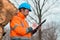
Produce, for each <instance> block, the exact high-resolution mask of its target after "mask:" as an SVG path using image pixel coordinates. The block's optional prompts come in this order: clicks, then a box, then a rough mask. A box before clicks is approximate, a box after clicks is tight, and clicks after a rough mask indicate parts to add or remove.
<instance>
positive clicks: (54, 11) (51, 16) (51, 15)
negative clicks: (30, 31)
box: [5, 0, 60, 40]
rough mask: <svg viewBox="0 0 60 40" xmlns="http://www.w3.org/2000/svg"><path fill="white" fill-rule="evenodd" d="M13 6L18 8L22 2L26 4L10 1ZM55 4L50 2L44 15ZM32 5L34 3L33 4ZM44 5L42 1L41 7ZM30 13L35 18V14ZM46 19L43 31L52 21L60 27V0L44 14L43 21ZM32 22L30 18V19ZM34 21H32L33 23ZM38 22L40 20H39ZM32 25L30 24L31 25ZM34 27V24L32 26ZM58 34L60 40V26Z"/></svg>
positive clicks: (19, 0) (20, 0)
mask: <svg viewBox="0 0 60 40" xmlns="http://www.w3.org/2000/svg"><path fill="white" fill-rule="evenodd" d="M10 1H11V2H12V3H13V4H15V6H16V7H17V8H18V7H19V5H20V4H21V3H22V2H25V1H24V0H23V1H22V0H18V1H17V0H16V1H15V0H10ZM53 2H55V1H53V0H49V1H48V2H47V3H46V5H45V6H44V8H43V11H42V13H43V12H44V11H45V10H46V9H47V8H48V7H49V5H51V4H52V3H53ZM31 4H32V3H31ZM42 4H43V0H42V1H41V3H40V5H42ZM32 13H33V12H32ZM32 13H30V15H31V16H34V14H32ZM34 18H35V19H38V18H37V17H36V16H34ZM44 19H47V21H46V22H45V23H44V24H43V25H42V30H43V29H46V28H47V27H46V25H47V23H50V22H51V21H54V22H56V23H57V24H58V25H60V0H58V1H57V2H56V3H55V4H54V5H53V6H52V7H51V8H50V9H49V10H48V11H47V12H46V13H44V15H43V17H42V20H44ZM29 20H30V18H29ZM33 22H34V21H33V20H32V23H33ZM37 22H38V20H37ZM29 24H30V23H29ZM30 25H32V24H30ZM8 26H9V23H8V24H7V25H6V27H5V28H7V29H8V30H9V29H10V28H9V27H8ZM57 33H58V38H57V40H60V36H59V35H60V26H58V29H57Z"/></svg>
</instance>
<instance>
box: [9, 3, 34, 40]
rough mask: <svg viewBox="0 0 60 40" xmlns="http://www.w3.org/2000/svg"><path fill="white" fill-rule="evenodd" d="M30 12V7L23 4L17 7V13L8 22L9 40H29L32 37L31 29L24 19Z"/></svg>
mask: <svg viewBox="0 0 60 40" xmlns="http://www.w3.org/2000/svg"><path fill="white" fill-rule="evenodd" d="M29 12H31V6H30V5H29V4H28V3H26V2H24V3H22V4H21V5H19V12H18V13H17V15H15V16H13V18H12V19H11V21H10V28H11V30H10V37H11V40H29V39H30V38H31V36H32V33H31V32H32V30H33V28H32V27H29V25H28V23H27V21H26V20H25V18H26V17H27V16H28V14H29Z"/></svg>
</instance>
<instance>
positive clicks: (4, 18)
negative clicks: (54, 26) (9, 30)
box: [0, 0, 17, 40]
mask: <svg viewBox="0 0 60 40" xmlns="http://www.w3.org/2000/svg"><path fill="white" fill-rule="evenodd" d="M16 11H17V8H16V7H15V6H14V5H13V4H12V3H11V2H10V1H9V0H0V40H2V37H3V34H4V26H5V25H6V24H7V23H8V22H9V21H10V20H11V18H12V17H13V15H15V14H16Z"/></svg>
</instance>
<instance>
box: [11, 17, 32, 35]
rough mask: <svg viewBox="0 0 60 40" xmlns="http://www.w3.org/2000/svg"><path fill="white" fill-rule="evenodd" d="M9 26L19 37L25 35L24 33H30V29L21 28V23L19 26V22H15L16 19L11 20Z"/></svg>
mask: <svg viewBox="0 0 60 40" xmlns="http://www.w3.org/2000/svg"><path fill="white" fill-rule="evenodd" d="M10 26H11V28H13V30H14V31H15V32H16V33H17V34H20V35H25V34H26V33H29V32H31V31H32V28H31V27H28V28H24V27H23V26H21V23H20V24H19V20H17V19H16V18H13V19H12V21H11V22H10Z"/></svg>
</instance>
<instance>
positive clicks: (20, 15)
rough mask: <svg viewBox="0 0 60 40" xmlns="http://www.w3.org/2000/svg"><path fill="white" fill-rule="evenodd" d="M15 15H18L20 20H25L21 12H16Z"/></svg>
mask: <svg viewBox="0 0 60 40" xmlns="http://www.w3.org/2000/svg"><path fill="white" fill-rule="evenodd" d="M17 15H18V16H19V17H20V18H22V19H25V18H26V17H25V16H24V15H23V14H22V13H21V12H18V14H17Z"/></svg>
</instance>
